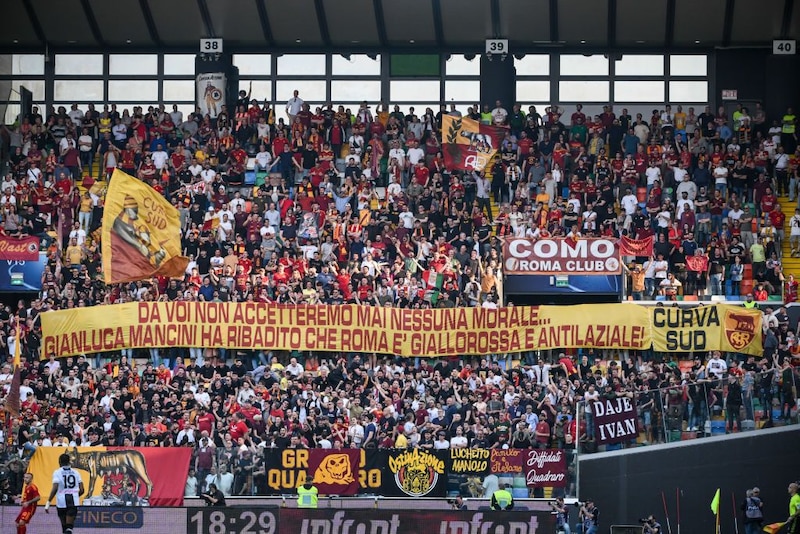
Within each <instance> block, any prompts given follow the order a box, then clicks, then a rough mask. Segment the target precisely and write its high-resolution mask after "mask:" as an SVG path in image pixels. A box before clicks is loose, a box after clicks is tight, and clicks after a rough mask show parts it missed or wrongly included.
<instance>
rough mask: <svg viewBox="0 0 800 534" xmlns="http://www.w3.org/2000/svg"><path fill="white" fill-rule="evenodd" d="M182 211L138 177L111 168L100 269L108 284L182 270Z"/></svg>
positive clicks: (180, 273)
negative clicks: (112, 170)
mask: <svg viewBox="0 0 800 534" xmlns="http://www.w3.org/2000/svg"><path fill="white" fill-rule="evenodd" d="M180 228H181V223H180V214H179V213H178V210H177V209H175V207H174V206H172V204H170V203H169V202H167V201H166V200H165V199H164V197H163V196H162V195H160V194H159V193H158V192H156V191H155V190H154V189H153V188H152V187H150V186H149V185H147V184H145V183H144V182H142V181H141V180H138V179H136V178H134V177H133V176H130V175H128V174H125V173H124V172H122V171H120V170H119V169H115V170H114V174H113V175H112V176H111V181H110V182H109V186H108V193H107V194H106V200H105V208H104V210H103V231H102V248H103V275H104V277H105V282H106V284H116V283H119V282H132V281H136V280H144V279H147V278H151V277H152V276H154V275H161V276H169V277H180V276H183V274H184V272H185V270H186V266H187V265H188V264H189V259H188V258H185V257H183V256H181V239H180Z"/></svg>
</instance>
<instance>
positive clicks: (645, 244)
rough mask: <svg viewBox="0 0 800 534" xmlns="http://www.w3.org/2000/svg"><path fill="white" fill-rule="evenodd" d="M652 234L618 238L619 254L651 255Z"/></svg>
mask: <svg viewBox="0 0 800 534" xmlns="http://www.w3.org/2000/svg"><path fill="white" fill-rule="evenodd" d="M654 241H655V239H654V238H653V236H650V237H645V238H644V239H633V238H630V237H628V236H622V237H621V238H620V240H619V248H620V254H622V255H623V256H647V257H650V256H652V255H653V242H654Z"/></svg>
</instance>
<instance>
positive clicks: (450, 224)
mask: <svg viewBox="0 0 800 534" xmlns="http://www.w3.org/2000/svg"><path fill="white" fill-rule="evenodd" d="M250 96H251V95H248V94H246V93H244V92H243V93H242V94H240V100H239V102H238V103H237V105H236V107H235V109H232V110H226V109H224V108H223V109H222V110H221V113H220V114H219V115H218V116H217V117H216V118H214V119H212V118H210V117H208V116H205V117H204V116H202V115H201V114H200V113H192V114H189V115H187V116H184V114H183V113H182V112H180V111H178V109H177V107H174V108H173V110H172V111H167V110H166V109H165V106H164V105H160V106H156V107H151V108H149V109H148V110H143V109H141V108H134V109H133V110H131V111H129V110H122V111H121V112H120V111H119V110H118V109H117V108H116V106H114V105H110V106H104V107H103V110H102V111H98V110H96V109H95V107H94V106H93V105H89V106H88V108H87V109H83V110H82V109H80V106H78V105H77V104H76V105H73V106H72V109H71V110H69V111H67V110H66V109H64V108H59V109H57V110H49V111H48V113H47V114H46V116H44V117H43V116H42V115H40V114H39V113H38V110H36V109H34V112H33V113H32V114H31V115H29V116H26V117H23V118H22V120H21V121H20V122H19V123H18V124H15V125H12V126H9V127H8V129H7V131H6V132H5V133H6V134H7V136H8V139H9V141H10V147H11V149H12V153H11V155H10V158H9V162H8V173H7V174H6V175H5V176H4V177H3V179H2V184H0V189H2V196H0V210H2V215H1V216H0V219H1V220H2V229H3V231H4V232H5V233H6V234H8V235H23V234H29V235H38V236H40V237H41V238H42V242H43V248H44V249H45V250H47V251H48V258H49V260H48V265H47V268H46V271H45V274H44V276H43V281H42V291H41V294H40V295H39V296H38V297H37V298H36V299H34V300H33V301H32V302H22V301H21V302H20V303H19V305H18V306H17V308H16V309H10V308H7V309H5V310H2V311H0V322H2V325H3V329H4V335H3V336H2V337H0V344H2V345H3V350H5V351H6V354H7V356H8V361H7V363H6V364H5V365H4V367H3V368H2V371H1V372H0V382H2V383H3V384H4V385H5V386H6V390H7V389H8V385H9V383H10V381H11V365H10V361H11V357H12V355H13V354H14V350H15V344H16V343H17V341H16V339H17V336H16V329H19V330H20V332H19V342H20V343H21V345H22V346H21V352H22V355H23V356H24V362H25V363H24V366H23V370H22V378H23V385H22V388H21V397H22V401H23V402H22V415H21V417H20V418H19V419H18V420H14V421H13V425H11V424H9V425H7V427H6V428H10V429H11V430H9V431H7V440H6V443H7V444H9V445H10V447H9V449H10V450H13V451H16V450H19V451H20V454H22V456H23V457H25V458H27V457H30V455H31V454H32V453H33V451H34V450H35V449H36V448H37V447H39V446H42V445H50V444H52V445H67V444H73V443H74V444H79V445H134V446H191V447H194V448H195V449H196V455H195V464H194V466H193V467H194V469H195V470H196V473H197V476H196V478H195V481H196V489H198V490H201V489H203V488H204V485H205V483H206V482H207V480H208V481H211V480H213V479H216V480H217V481H218V482H219V480H220V479H221V478H225V479H226V480H227V479H230V483H229V484H228V483H224V484H223V485H222V486H220V484H219V483H218V486H219V487H221V488H223V492H226V493H228V494H250V493H253V492H262V491H263V489H264V486H263V477H264V472H263V465H264V462H263V461H259V459H260V458H261V457H262V456H263V451H264V449H266V448H272V447H278V448H281V447H333V448H335V447H424V448H434V449H436V448H448V447H465V446H466V447H488V448H491V447H501V448H504V447H541V448H546V447H562V448H566V449H569V450H574V449H575V447H576V446H578V445H579V444H580V445H581V446H584V447H585V448H586V449H587V450H592V449H593V448H594V445H593V444H594V443H595V436H594V431H593V426H592V424H591V414H590V413H587V414H584V413H583V412H582V413H581V416H580V418H578V417H576V416H577V411H578V410H583V409H584V408H583V406H582V405H579V404H577V403H578V401H579V400H596V399H598V398H603V397H616V396H625V395H629V396H635V398H636V403H637V406H638V409H639V417H640V419H641V424H642V428H643V429H644V434H645V436H644V439H645V440H646V441H652V442H661V441H666V440H668V439H671V432H674V431H680V430H684V429H685V430H688V431H700V432H703V431H704V427H705V422H706V421H707V420H709V419H710V418H711V417H714V416H719V415H721V414H722V413H723V407H724V408H725V413H726V415H727V419H728V429H729V430H730V431H733V430H741V429H742V427H741V424H742V423H741V419H746V420H754V419H762V420H768V421H770V422H778V421H781V422H782V421H789V420H791V416H792V413H793V412H792V408H793V406H794V404H795V396H796V393H795V392H796V387H795V382H796V379H797V378H796V377H797V374H796V372H795V371H794V367H793V366H792V361H793V354H794V353H795V352H796V350H797V349H798V342H797V339H796V337H795V334H794V330H793V329H792V328H790V327H789V317H788V315H787V312H786V309H785V308H782V307H780V308H778V307H775V308H774V309H769V308H768V309H766V310H765V325H766V326H767V328H766V333H765V355H764V356H765V357H763V358H759V359H757V360H756V359H752V358H750V359H742V358H739V357H737V356H736V355H726V357H725V358H724V359H722V358H720V357H719V355H717V354H711V355H697V356H698V358H697V359H695V360H694V361H693V362H691V364H687V365H685V366H684V367H679V366H678V365H677V364H676V363H675V362H672V361H671V358H669V357H668V355H661V354H652V353H644V354H641V355H635V354H634V355H630V356H631V357H630V358H622V359H621V361H620V362H619V363H618V362H616V361H613V360H614V359H615V358H613V357H612V356H613V355H611V354H596V353H594V352H593V351H582V352H580V353H579V354H575V355H573V356H569V355H564V354H563V353H559V352H558V350H555V351H552V352H550V351H548V352H543V353H541V354H534V353H531V354H523V355H520V360H519V365H512V363H511V362H512V360H511V358H510V357H507V355H486V356H485V357H483V358H464V359H457V360H451V359H441V360H436V361H433V362H428V361H425V360H419V359H416V360H415V359H410V360H402V359H394V358H390V357H385V356H383V355H380V354H314V353H279V352H273V351H268V350H265V351H226V350H224V349H219V348H213V347H207V348H199V347H198V348H191V349H181V348H174V347H166V348H155V347H154V348H151V349H148V350H125V351H122V352H121V353H109V354H88V355H86V356H81V357H79V358H67V359H62V360H57V359H55V358H53V357H50V358H48V356H49V355H47V354H44V355H42V354H40V344H41V327H40V321H39V320H38V318H39V314H40V313H42V312H44V311H47V310H52V309H64V308H72V307H83V306H96V305H104V304H111V303H121V302H131V301H140V300H188V301H212V300H214V301H254V302H277V303H286V304H289V303H293V304H306V303H307V304H312V303H325V304H332V305H336V304H341V303H353V304H360V305H365V306H396V307H411V308H428V307H436V306H484V307H496V306H499V305H502V301H503V299H502V298H501V297H502V287H501V286H502V272H501V264H500V258H501V250H500V242H501V241H500V238H502V237H503V236H509V235H514V236H527V237H531V238H534V239H539V238H543V237H547V236H567V235H572V236H575V237H577V236H599V235H603V236H615V237H616V236H620V235H621V234H625V235H629V236H631V237H633V238H635V239H643V238H646V237H648V236H651V235H652V236H655V241H656V242H655V245H654V254H653V257H645V258H635V259H634V261H633V262H632V263H631V266H630V267H629V268H628V269H629V275H630V287H631V293H632V297H633V298H636V299H649V298H662V299H673V298H677V297H678V296H679V295H680V296H685V295H697V296H700V297H703V296H705V295H707V294H708V293H709V290H710V293H711V294H713V295H724V294H728V295H739V294H740V292H744V290H745V289H747V288H752V292H750V291H748V292H747V300H746V301H745V303H744V305H745V306H754V305H755V302H756V301H766V300H768V297H769V295H781V294H783V295H784V299H785V300H786V301H787V302H791V301H794V300H795V298H796V294H797V282H795V281H794V279H793V277H791V276H789V277H788V279H784V275H783V272H782V266H781V259H780V258H781V240H783V239H784V238H785V237H784V225H785V215H784V214H783V213H782V212H781V210H780V205H779V203H778V202H777V195H778V194H782V195H788V196H789V197H790V198H791V199H792V200H793V199H794V197H795V196H797V186H798V181H797V156H796V148H797V142H796V134H795V128H796V120H795V117H794V115H793V114H792V111H791V110H789V111H787V114H786V116H784V117H783V119H782V121H777V122H775V123H774V124H773V126H770V125H769V121H767V117H766V115H765V113H764V111H763V110H762V109H760V108H757V109H754V110H747V109H746V108H741V107H740V108H739V109H737V111H736V112H735V113H733V115H732V116H731V117H728V116H726V114H725V112H724V110H723V109H721V110H719V111H718V112H717V113H713V112H712V111H710V109H708V108H706V109H705V110H704V111H703V112H702V113H700V114H699V115H695V110H694V109H692V108H689V109H688V110H686V111H685V112H684V110H683V109H681V107H680V106H677V107H676V109H675V110H674V111H673V110H672V109H671V108H670V106H669V105H667V106H665V109H663V110H654V112H653V115H652V117H647V118H643V117H642V116H641V115H637V116H636V117H631V116H630V115H628V114H627V111H626V110H621V113H619V115H617V114H615V111H614V110H613V108H612V106H605V107H604V112H603V113H602V114H600V115H598V116H595V117H591V116H586V115H584V113H583V112H582V111H581V107H580V106H577V108H576V110H575V111H574V112H572V113H571V115H570V114H569V113H568V112H565V111H564V110H561V109H560V108H559V107H558V106H555V105H553V106H550V107H548V108H546V109H545V110H543V111H544V113H543V114H540V113H539V112H537V110H536V108H535V107H533V106H531V107H530V108H529V109H528V110H527V112H526V111H523V110H522V109H521V106H520V105H518V104H516V105H513V106H510V107H506V106H505V105H504V104H503V103H501V102H497V103H496V105H495V107H494V108H493V109H490V107H489V106H484V107H483V108H482V109H479V107H478V106H475V107H470V108H469V109H467V110H462V111H463V116H464V117H471V118H474V119H475V120H478V121H480V122H482V123H485V124H492V125H496V126H499V127H501V128H503V132H504V139H503V141H502V144H501V146H500V150H499V153H498V157H497V158H496V160H494V161H492V162H490V164H489V165H488V166H487V167H486V169H485V170H482V171H480V172H461V171H451V170H449V169H448V168H447V167H446V166H445V160H444V156H443V152H442V150H443V148H442V139H441V135H440V129H441V126H442V117H443V116H445V115H447V114H450V115H455V116H459V117H460V116H462V111H459V110H457V109H455V106H453V107H452V108H451V109H450V110H448V109H447V108H446V106H442V107H441V109H440V110H438V111H434V110H432V109H426V110H425V111H424V112H422V110H414V109H413V108H412V109H408V110H400V109H399V107H397V106H394V107H393V108H392V109H391V110H390V108H389V106H387V105H385V104H381V105H379V106H378V107H377V109H375V110H374V111H373V110H372V108H371V107H370V106H369V104H368V103H366V102H365V103H363V104H362V105H361V106H360V107H359V108H358V109H357V110H356V111H355V112H351V110H348V109H345V108H344V107H342V106H339V107H338V109H335V108H334V106H331V105H327V106H323V107H315V108H314V109H313V110H312V108H311V106H309V104H307V103H305V102H303V100H302V98H301V95H299V94H297V93H296V94H295V95H294V97H293V98H292V99H290V100H289V101H288V102H287V103H286V106H285V109H284V108H283V106H280V107H279V108H272V107H269V106H268V105H263V106H262V105H261V104H259V102H258V101H256V100H251V99H250ZM417 112H418V113H420V114H419V115H417V114H416V113H417ZM115 168H120V169H122V170H124V171H125V172H127V173H129V174H131V175H134V176H137V177H138V178H140V179H142V180H144V181H146V182H148V183H149V184H150V185H152V187H153V188H155V189H156V190H158V191H159V192H161V193H162V194H163V195H164V196H165V197H166V198H168V199H169V200H170V201H171V202H172V203H173V204H174V205H175V206H176V208H177V209H178V210H179V212H180V214H181V221H182V225H183V232H184V233H183V236H182V241H183V248H184V253H185V255H187V256H188V257H190V258H191V261H190V263H189V267H188V268H187V271H186V276H185V278H184V279H183V280H174V279H173V280H168V279H163V278H158V277H156V278H153V279H152V280H147V281H140V282H136V283H131V284H120V285H116V286H106V285H105V284H104V283H103V282H102V276H101V267H100V266H101V257H100V247H99V232H98V229H99V226H100V223H101V220H102V212H103V193H104V184H106V183H107V180H108V179H109V177H110V175H111V173H112V171H113V170H114V169H115ZM791 220H792V224H791V231H790V236H789V238H790V239H791V240H792V250H793V254H794V253H795V251H796V250H800V215H795V216H794V217H792V218H791ZM795 220H796V224H795ZM795 228H797V231H796V232H795ZM688 256H699V257H703V258H704V259H702V260H700V261H698V260H689V261H687V257H688ZM698 265H700V266H701V268H698V267H697V266H698ZM428 273H435V274H436V275H442V276H441V277H440V276H434V277H431V276H428ZM440 281H441V282H440ZM748 282H749V283H748ZM40 357H44V360H41V361H40ZM617 359H619V358H617ZM609 361H610V363H608V365H606V363H607V362H609ZM794 361H795V362H796V360H794ZM756 399H758V400H757V401H756ZM757 406H758V407H760V408H759V409H758V410H756V407H757ZM737 407H741V408H742V409H741V410H739V409H738V408H737ZM773 408H774V410H773ZM740 412H741V413H740ZM757 412H760V413H757ZM578 419H580V421H581V423H580V425H579V424H578ZM587 423H588V424H587ZM223 475H224V477H223ZM209 477H211V478H209ZM190 492H191V491H190Z"/></svg>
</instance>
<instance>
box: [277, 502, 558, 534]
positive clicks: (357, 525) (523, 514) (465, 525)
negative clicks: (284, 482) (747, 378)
mask: <svg viewBox="0 0 800 534" xmlns="http://www.w3.org/2000/svg"><path fill="white" fill-rule="evenodd" d="M279 518H280V519H279V521H278V534H354V533H359V534H360V533H364V534H468V533H474V534H546V533H547V534H549V533H551V532H555V526H556V525H555V516H553V515H552V514H551V513H550V512H541V511H528V510H526V511H519V512H513V511H511V512H474V511H417V510H402V511H398V510H298V509H291V508H289V509H287V508H283V509H281V510H280V512H279Z"/></svg>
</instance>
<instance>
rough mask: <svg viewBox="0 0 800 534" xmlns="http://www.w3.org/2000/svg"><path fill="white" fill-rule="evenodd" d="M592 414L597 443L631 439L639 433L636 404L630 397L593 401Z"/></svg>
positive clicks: (620, 441)
mask: <svg viewBox="0 0 800 534" xmlns="http://www.w3.org/2000/svg"><path fill="white" fill-rule="evenodd" d="M592 416H593V419H594V429H595V430H594V431H595V439H596V440H597V443H598V444H599V445H606V444H609V443H622V442H625V441H632V440H635V439H636V438H637V436H638V435H639V429H638V427H637V417H636V405H635V404H634V402H633V399H632V398H630V397H617V398H614V399H603V400H599V401H595V402H593V403H592Z"/></svg>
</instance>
